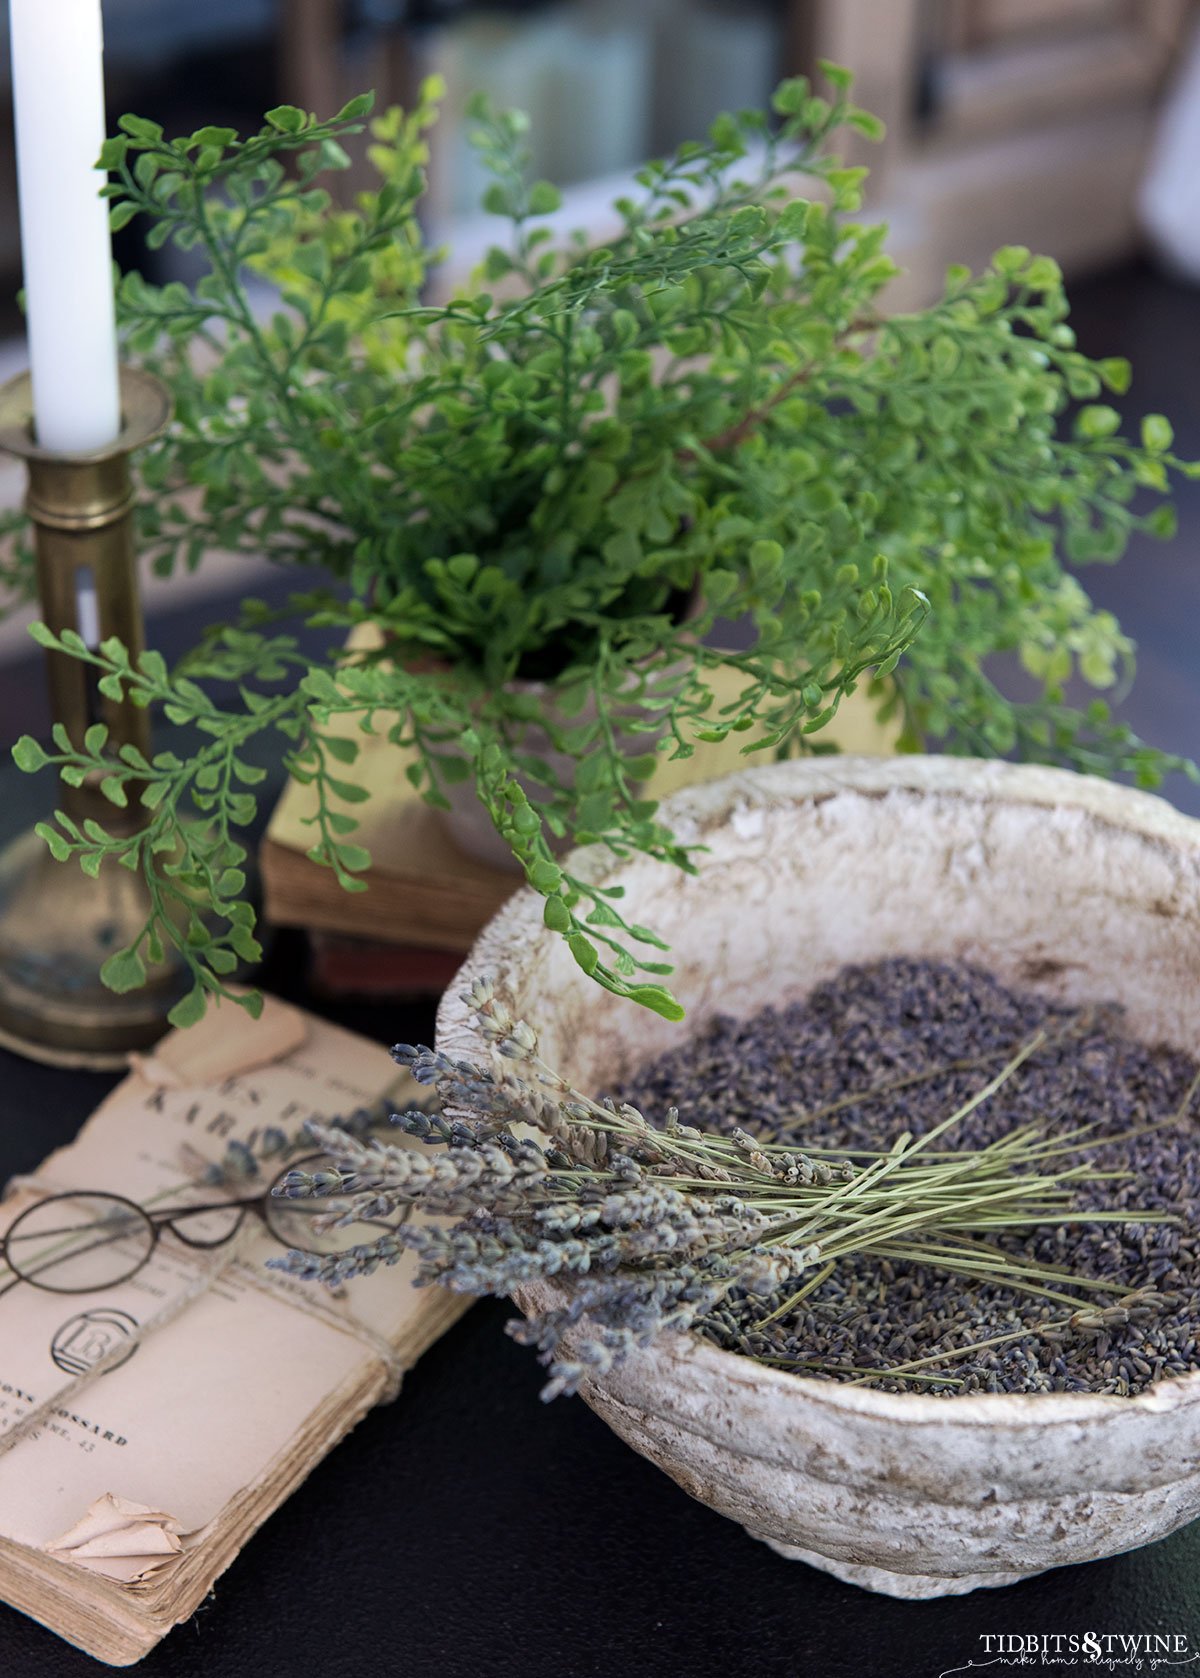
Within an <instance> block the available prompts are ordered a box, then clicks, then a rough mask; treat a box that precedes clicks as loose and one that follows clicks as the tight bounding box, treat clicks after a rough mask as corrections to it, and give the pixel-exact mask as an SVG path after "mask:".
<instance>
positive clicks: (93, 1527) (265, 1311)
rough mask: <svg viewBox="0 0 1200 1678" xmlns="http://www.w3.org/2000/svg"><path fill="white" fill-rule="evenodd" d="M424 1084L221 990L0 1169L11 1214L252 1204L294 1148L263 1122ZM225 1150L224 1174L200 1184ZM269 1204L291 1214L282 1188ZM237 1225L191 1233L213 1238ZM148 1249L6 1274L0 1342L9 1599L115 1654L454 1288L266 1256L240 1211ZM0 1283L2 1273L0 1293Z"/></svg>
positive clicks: (271, 1241) (261, 1511)
mask: <svg viewBox="0 0 1200 1678" xmlns="http://www.w3.org/2000/svg"><path fill="white" fill-rule="evenodd" d="M417 1094H418V1090H417V1086H416V1085H415V1084H413V1083H412V1082H411V1080H410V1079H409V1078H408V1075H407V1073H398V1072H397V1069H396V1067H395V1066H394V1065H393V1063H392V1061H391V1059H390V1058H389V1056H388V1054H387V1053H386V1051H385V1050H384V1049H382V1048H380V1047H378V1046H377V1045H375V1044H373V1043H370V1042H367V1041H365V1040H364V1039H362V1038H359V1037H356V1036H354V1035H353V1034H352V1033H350V1032H347V1031H343V1030H341V1029H339V1028H338V1027H335V1026H332V1025H328V1024H326V1023H324V1022H323V1021H320V1020H317V1019H315V1018H313V1017H311V1016H309V1015H307V1014H304V1013H302V1012H301V1011H300V1010H298V1009H295V1008H291V1007H289V1006H287V1005H286V1004H284V1003H282V1002H278V1001H276V1000H274V999H272V998H268V999H267V1001H266V1006H265V1010H264V1013H263V1017H262V1019H261V1020H260V1021H258V1022H257V1023H255V1022H254V1021H252V1020H251V1019H250V1018H249V1017H248V1016H247V1015H246V1014H245V1013H244V1012H243V1011H242V1010H240V1009H238V1008H236V1007H234V1006H233V1005H231V1004H225V1005H223V1006H222V1007H221V1008H219V1009H213V1010H210V1012H209V1014H208V1016H207V1018H206V1019H205V1020H204V1021H202V1023H201V1024H199V1025H197V1026H195V1027H193V1028H192V1029H191V1030H190V1031H187V1032H175V1033H172V1034H171V1035H169V1036H168V1037H166V1038H165V1039H164V1040H163V1042H162V1043H161V1044H160V1045H159V1046H158V1048H157V1049H156V1050H155V1051H154V1053H153V1055H152V1056H149V1057H141V1058H137V1059H135V1060H134V1063H133V1065H132V1069H131V1071H130V1073H129V1075H128V1077H127V1078H126V1079H125V1080H124V1081H123V1082H122V1083H121V1084H120V1085H119V1086H118V1087H117V1088H116V1089H115V1090H114V1091H113V1092H112V1094H111V1095H109V1096H108V1098H107V1099H106V1100H105V1101H104V1102H103V1104H102V1105H101V1106H100V1107H99V1109H98V1110H97V1111H96V1112H95V1113H94V1114H93V1116H92V1117H91V1118H90V1119H89V1120H88V1121H87V1123H86V1124H85V1125H84V1127H83V1129H82V1130H81V1132H80V1134H79V1136H78V1138H77V1139H76V1140H75V1141H74V1142H72V1143H70V1144H69V1145H68V1146H66V1147H64V1148H61V1149H59V1150H58V1151H57V1152H56V1153H54V1154H52V1155H51V1156H50V1157H49V1158H48V1159H47V1160H46V1161H45V1162H44V1164H43V1165H42V1166H41V1167H40V1168H39V1170H38V1171H37V1172H36V1174H35V1176H34V1177H33V1178H32V1179H28V1178H26V1179H20V1180H18V1181H16V1182H15V1183H13V1184H11V1185H10V1186H9V1190H8V1193H7V1194H6V1196H5V1198H4V1200H3V1202H2V1203H0V1230H3V1231H7V1230H8V1229H9V1228H11V1227H12V1226H13V1224H14V1221H15V1220H16V1219H17V1218H18V1217H19V1216H20V1215H21V1214H22V1213H23V1212H24V1211H26V1209H27V1208H30V1207H34V1206H37V1205H39V1204H40V1202H41V1201H42V1200H43V1199H44V1197H45V1196H46V1195H48V1194H52V1193H63V1192H64V1191H85V1190H86V1191H90V1192H91V1193H92V1194H93V1195H94V1194H96V1193H99V1192H108V1193H110V1194H117V1195H121V1196H124V1197H126V1199H127V1200H132V1201H135V1202H137V1204H138V1205H139V1206H141V1207H145V1208H149V1209H151V1210H156V1211H157V1212H158V1216H159V1218H162V1217H164V1215H165V1213H166V1212H167V1211H168V1210H170V1209H172V1208H175V1207H179V1206H186V1205H193V1206H194V1205H197V1204H198V1203H204V1204H206V1205H208V1204H211V1203H213V1202H214V1201H224V1200H228V1199H232V1198H237V1199H239V1200H241V1199H245V1198H247V1197H249V1196H252V1195H255V1194H260V1193H262V1191H263V1190H264V1189H265V1188H266V1186H267V1185H268V1184H269V1182H270V1181H271V1179H272V1177H273V1176H275V1175H276V1173H277V1172H278V1171H279V1170H281V1169H284V1168H285V1167H286V1163H287V1160H288V1158H290V1157H296V1156H295V1155H294V1154H288V1153H287V1152H285V1151H283V1143H282V1138H281V1137H280V1136H279V1135H278V1134H275V1132H280V1131H281V1132H282V1133H283V1134H284V1136H289V1137H290V1136H297V1135H298V1134H300V1133H301V1127H302V1125H303V1123H304V1121H305V1120H306V1119H308V1118H310V1117H323V1118H325V1119H331V1118H334V1117H338V1116H343V1117H344V1116H347V1115H349V1114H351V1113H353V1112H355V1111H359V1110H362V1109H364V1108H367V1109H369V1108H372V1107H378V1108H380V1109H381V1110H382V1107H383V1106H386V1105H390V1106H397V1105H403V1104H404V1103H405V1102H406V1101H408V1100H412V1099H415V1097H416V1095H417ZM394 1134H395V1133H393V1138H394ZM231 1143H234V1144H239V1143H240V1144H244V1145H245V1148H244V1149H243V1148H238V1147H236V1146H235V1147H234V1149H233V1150H232V1151H231V1150H230V1144H231ZM306 1146H307V1147H308V1148H309V1150H310V1151H311V1144H307V1145H306ZM246 1150H249V1155H253V1156H254V1158H255V1161H256V1166H257V1168H256V1169H253V1170H250V1168H249V1155H248V1154H247V1152H246ZM222 1164H223V1165H224V1167H225V1169H226V1180H225V1181H224V1182H223V1183H220V1184H218V1185H217V1186H214V1184H213V1183H212V1182H211V1181H208V1182H206V1181H204V1177H205V1172H206V1168H210V1167H212V1166H213V1165H222ZM232 1165H237V1166H238V1168H239V1170H240V1172H241V1173H242V1175H241V1176H240V1177H236V1178H232V1179H231V1178H230V1176H229V1172H230V1169H231V1166H232ZM248 1170H249V1175H246V1172H247V1171H248ZM64 1204H66V1203H63V1202H58V1203H55V1206H61V1205H64ZM69 1204H70V1205H72V1206H74V1205H75V1204H76V1203H75V1202H71V1203H69ZM88 1204H89V1205H91V1206H94V1205H95V1203H94V1202H89V1203H88ZM269 1205H270V1207H271V1208H274V1207H276V1206H279V1207H281V1208H283V1212H281V1213H280V1216H282V1215H284V1213H285V1212H286V1209H287V1208H288V1207H289V1206H291V1205H292V1203H290V1202H286V1201H284V1202H279V1201H271V1202H269ZM309 1205H310V1203H307V1202H305V1203H297V1208H296V1215H297V1216H298V1217H299V1216H302V1213H303V1210H304V1209H305V1208H308V1207H309ZM47 1212H54V1216H53V1217H50V1218H49V1220H48V1221H49V1223H50V1224H51V1225H54V1224H55V1221H56V1219H57V1217H58V1213H57V1212H56V1211H55V1207H48V1208H46V1209H45V1210H44V1211H43V1212H42V1213H39V1214H38V1216H39V1217H40V1218H44V1217H45V1216H46V1213H47ZM63 1216H66V1214H63ZM272 1216H273V1218H274V1216H275V1213H274V1211H272ZM235 1218H236V1213H232V1214H231V1213H228V1212H222V1213H217V1212H210V1213H206V1214H204V1215H203V1216H202V1217H193V1220H192V1221H191V1224H190V1225H188V1226H185V1227H187V1228H188V1229H189V1231H190V1234H191V1235H192V1236H193V1238H194V1237H195V1236H196V1234H197V1232H198V1231H200V1230H203V1231H204V1233H205V1235H206V1236H207V1237H208V1238H210V1239H211V1238H214V1237H215V1236H218V1235H223V1234H225V1233H228V1232H229V1230H230V1229H231V1228H232V1220H233V1219H235ZM222 1219H224V1220H226V1221H225V1223H224V1224H223V1223H222ZM60 1233H61V1231H60V1230H59V1229H58V1228H49V1229H47V1231H46V1234H49V1235H57V1234H60ZM131 1240H132V1238H131V1237H130V1238H129V1239H124V1238H123V1239H122V1242H121V1243H118V1244H117V1245H118V1247H119V1250H121V1251H124V1250H126V1249H127V1248H128V1247H129V1245H130V1241H131ZM98 1245H99V1244H98ZM110 1245H111V1244H110ZM16 1247H17V1243H16V1241H15V1240H14V1242H13V1243H12V1244H11V1247H10V1256H12V1254H13V1253H14V1252H15V1249H16ZM147 1248H148V1257H146V1259H145V1263H144V1265H143V1267H142V1268H141V1269H140V1270H138V1271H137V1272H136V1274H133V1275H132V1276H130V1277H129V1278H128V1279H127V1280H124V1281H120V1282H117V1283H116V1285H112V1286H106V1287H104V1288H102V1289H96V1290H94V1291H91V1292H84V1293H80V1292H71V1293H66V1292H50V1291H47V1288H46V1287H45V1286H44V1285H43V1286H38V1285H34V1284H33V1283H32V1282H30V1281H28V1280H24V1281H17V1282H16V1283H15V1285H12V1286H10V1287H9V1288H8V1291H7V1292H6V1293H5V1296H4V1300H3V1310H4V1333H3V1338H2V1340H0V1597H2V1598H3V1599H4V1600H6V1601H8V1602H10V1603H11V1604H13V1605H14V1606H15V1607H17V1608H19V1609H21V1610H22V1611H23V1612H24V1613H26V1614H29V1615H31V1616H32V1617H33V1618H34V1619H36V1620H39V1621H40V1622H41V1623H42V1624H43V1625H45V1626H48V1627H49V1628H50V1629H51V1630H52V1631H55V1632H57V1633H58V1634H59V1635H60V1636H62V1637H64V1638H66V1639H68V1641H70V1642H72V1643H74V1644H76V1645H78V1647H80V1648H82V1649H84V1650H86V1651H87V1652H88V1653H89V1654H91V1655H94V1656H96V1657H97V1658H99V1659H100V1660H103V1661H107V1662H109V1663H111V1664H113V1665H118V1666H120V1665H128V1664H130V1663H132V1662H134V1661H136V1660H138V1659H139V1658H140V1657H141V1656H143V1655H144V1654H146V1652H147V1651H148V1650H150V1649H151V1648H153V1647H154V1645H155V1644H156V1643H157V1642H158V1641H159V1640H160V1638H162V1637H163V1636H164V1635H165V1634H166V1633H167V1632H168V1631H169V1630H170V1629H171V1627H172V1626H174V1625H176V1624H177V1623H178V1622H179V1621H181V1620H184V1619H186V1618H187V1617H188V1615H190V1614H191V1613H192V1612H193V1610H194V1609H195V1608H196V1607H197V1606H198V1605H199V1603H200V1602H201V1601H202V1600H203V1598H204V1597H205V1596H206V1595H207V1594H208V1592H209V1591H210V1590H211V1589H212V1586H213V1582H214V1580H215V1579H216V1578H217V1577H218V1575H220V1574H221V1573H223V1572H224V1570H225V1569H226V1568H227V1567H228V1566H229V1565H230V1563H231V1562H232V1561H233V1560H234V1558H235V1557H236V1556H237V1554H238V1551H239V1550H240V1549H241V1547H242V1545H243V1544H244V1543H245V1542H246V1540H247V1539H248V1538H249V1537H250V1535H251V1534H252V1533H253V1532H254V1531H255V1530H256V1529H257V1528H258V1527H259V1526H260V1525H261V1524H262V1522H263V1521H264V1520H265V1519H266V1518H267V1516H268V1515H270V1513H271V1512H272V1510H274V1509H275V1508H277V1507H278V1505H279V1504H280V1503H281V1502H282V1501H283V1500H284V1498H286V1497H287V1496H288V1495H289V1493H290V1492H291V1491H292V1490H293V1489H294V1488H295V1487H296V1486H297V1485H298V1484H299V1483H300V1482H301V1481H302V1480H303V1479H304V1478H305V1476H306V1475H307V1474H308V1473H309V1472H310V1470H311V1469H312V1468H313V1467H314V1465H315V1464H316V1463H317V1462H318V1461H319V1460H320V1459H321V1458H322V1457H323V1456H324V1455H325V1454H326V1452H327V1451H329V1450H330V1449H331V1448H332V1447H333V1446H334V1445H335V1444H337V1442H338V1440H339V1439H341V1438H342V1437H343V1436H344V1435H345V1434H346V1433H347V1432H348V1431H349V1430H350V1429H351V1428H352V1427H353V1426H354V1425H355V1423H356V1422H357V1421H358V1420H359V1419H360V1418H361V1417H362V1416H363V1415H364V1414H365V1413H366V1411H367V1410H368V1409H369V1408H370V1407H371V1406H372V1405H374V1404H377V1403H379V1402H380V1401H381V1400H383V1399H385V1398H387V1397H390V1396H392V1395H393V1394H394V1392H395V1391H396V1390H397V1387H398V1384H399V1380H400V1377H401V1375H402V1373H403V1371H404V1370H405V1369H407V1368H409V1367H411V1365H412V1364H413V1363H414V1362H415V1361H416V1359H417V1358H418V1357H419V1356H420V1355H421V1353H422V1352H423V1351H424V1350H425V1348H426V1347H427V1346H428V1345H430V1344H431V1343H432V1341H433V1340H435V1339H436V1338H437V1337H438V1335H440V1334H441V1333H442V1332H443V1330H444V1329H445V1328H447V1327H448V1326H449V1324H450V1323H451V1322H452V1321H453V1320H454V1319H455V1318H456V1317H457V1316H458V1315H459V1314H460V1313H461V1311H462V1310H463V1309H464V1308H465V1305H466V1303H467V1302H466V1301H465V1300H463V1299H461V1298H459V1297H457V1296H453V1295H450V1294H448V1293H444V1292H441V1291H440V1290H436V1289H422V1290H419V1291H418V1290H416V1289H413V1288H411V1287H409V1286H408V1285H407V1279H408V1276H409V1275H410V1274H411V1261H410V1260H408V1259H406V1260H404V1261H402V1262H401V1263H400V1264H399V1265H398V1266H397V1267H396V1269H395V1270H393V1271H391V1272H389V1273H387V1274H386V1275H384V1276H380V1277H376V1278H372V1279H366V1278H363V1279H361V1280H359V1281H357V1282H354V1283H351V1284H349V1285H348V1286H346V1287H344V1288H342V1289H340V1290H339V1291H337V1292H336V1293H334V1292H330V1291H329V1290H327V1289H324V1288H319V1287H314V1286H311V1285H307V1284H305V1283H303V1282H301V1281H299V1280H297V1279H295V1278H293V1277H291V1276H288V1275H286V1274H283V1273H281V1272H279V1271H277V1270H271V1269H268V1268H267V1267H266V1265H265V1260H266V1259H267V1258H268V1257H269V1256H270V1255H271V1254H272V1253H274V1254H280V1253H282V1251H283V1250H284V1249H283V1245H282V1244H281V1242H280V1240H279V1239H277V1238H276V1237H273V1236H272V1235H271V1234H270V1233H269V1232H268V1229H267V1226H266V1223H265V1221H264V1219H263V1217H262V1216H261V1215H260V1213H259V1212H257V1211H256V1210H255V1209H254V1208H253V1207H251V1208H250V1209H249V1210H248V1211H246V1212H244V1213H243V1215H242V1221H241V1226H240V1228H239V1229H238V1231H237V1234H236V1237H235V1239H234V1240H233V1241H232V1242H231V1243H227V1244H224V1245H221V1246H214V1247H212V1248H211V1249H209V1250H204V1249H200V1248H197V1247H194V1246H189V1245H185V1243H184V1242H183V1241H182V1240H180V1239H179V1238H178V1235H177V1234H176V1233H174V1232H173V1229H172V1226H170V1225H166V1226H161V1231H160V1238H159V1239H158V1240H157V1242H156V1243H147ZM27 1250H28V1249H26V1248H22V1249H21V1252H22V1253H25V1252H26V1251H27ZM106 1251H107V1249H106ZM137 1256H139V1257H140V1256H144V1255H142V1254H138V1255H137ZM57 1262H59V1261H47V1262H46V1270H47V1271H49V1272H50V1274H49V1276H46V1277H44V1281H45V1280H53V1279H61V1280H64V1281H69V1282H70V1283H72V1285H78V1283H79V1282H80V1281H81V1280H86V1282H87V1284H88V1285H90V1284H91V1277H92V1274H93V1273H92V1272H91V1271H90V1270H89V1272H88V1275H87V1277H86V1278H82V1277H81V1276H79V1275H75V1274H74V1273H71V1274H69V1275H66V1276H63V1275H62V1272H61V1270H55V1269H54V1268H53V1265H54V1263H57ZM87 1262H88V1263H89V1264H91V1263H93V1262H95V1261H94V1259H90V1260H88V1261H87ZM12 1281H13V1273H12V1272H11V1270H9V1271H6V1272H0V1287H4V1286H5V1285H6V1284H8V1283H12ZM267 1349H269V1356H264V1350H267Z"/></svg>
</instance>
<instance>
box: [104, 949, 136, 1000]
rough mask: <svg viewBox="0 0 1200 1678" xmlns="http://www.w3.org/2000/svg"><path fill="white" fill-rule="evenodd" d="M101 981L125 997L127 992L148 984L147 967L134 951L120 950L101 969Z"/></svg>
mask: <svg viewBox="0 0 1200 1678" xmlns="http://www.w3.org/2000/svg"><path fill="white" fill-rule="evenodd" d="M100 981H101V983H102V984H104V985H107V986H108V988H109V990H113V991H116V992H118V994H121V995H123V994H124V993H125V992H126V991H130V990H136V989H137V988H138V986H139V985H144V984H145V983H146V966H145V963H144V962H143V961H142V958H141V956H140V955H139V954H138V952H137V951H136V950H134V949H129V950H118V951H117V953H116V954H115V955H111V956H109V958H108V960H107V961H106V962H105V963H104V965H103V967H102V968H101V969H100Z"/></svg>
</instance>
